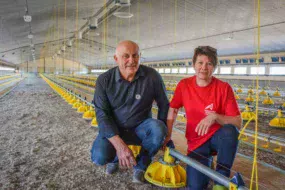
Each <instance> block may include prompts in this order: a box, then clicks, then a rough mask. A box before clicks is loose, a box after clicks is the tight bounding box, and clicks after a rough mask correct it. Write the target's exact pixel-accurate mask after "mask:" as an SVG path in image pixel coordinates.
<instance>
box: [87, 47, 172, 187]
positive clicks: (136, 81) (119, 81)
mask: <svg viewBox="0 0 285 190" xmlns="http://www.w3.org/2000/svg"><path fill="white" fill-rule="evenodd" d="M139 58H140V53H139V47H138V45H137V44H136V43H134V42H132V41H122V42H120V43H119V44H118V46H117V48H116V53H115V56H114V59H115V61H116V63H117V64H118V67H115V68H112V69H110V70H108V71H107V72H105V73H103V74H101V75H100V76H99V77H98V79H97V81H96V90H95V95H94V104H95V109H96V116H97V121H98V123H99V135H98V136H97V138H96V139H95V141H94V143H93V146H92V149H91V159H92V161H93V162H94V163H95V164H96V165H105V164H107V167H106V173H107V174H113V173H114V172H116V171H117V170H118V168H119V165H120V166H121V167H123V168H126V167H127V168H132V167H134V172H133V182H136V183H140V182H144V172H145V170H146V168H147V167H148V165H149V164H150V162H151V159H152V157H153V156H154V155H155V154H156V153H157V151H158V150H159V149H160V148H161V146H162V144H163V142H164V139H165V136H166V134H167V127H166V118H167V112H168V108H169V102H168V99H167V96H166V91H165V86H164V83H163V81H162V78H161V76H160V75H159V74H158V72H157V71H156V70H154V69H152V68H149V67H146V66H144V65H140V64H139ZM154 100H155V101H156V103H157V106H158V119H153V118H152V114H151V108H152V103H153V101H154ZM130 144H133V145H141V146H142V149H141V151H140V154H139V155H138V156H137V158H136V159H135V158H134V156H133V153H132V151H131V150H130V149H129V148H128V145H130Z"/></svg>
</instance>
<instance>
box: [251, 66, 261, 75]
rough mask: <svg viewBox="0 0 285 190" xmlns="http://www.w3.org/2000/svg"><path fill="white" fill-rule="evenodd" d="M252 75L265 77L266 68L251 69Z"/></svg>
mask: <svg viewBox="0 0 285 190" xmlns="http://www.w3.org/2000/svg"><path fill="white" fill-rule="evenodd" d="M250 74H251V75H264V74H265V67H264V66H259V67H250Z"/></svg>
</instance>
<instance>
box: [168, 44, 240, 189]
mask: <svg viewBox="0 0 285 190" xmlns="http://www.w3.org/2000/svg"><path fill="white" fill-rule="evenodd" d="M193 67H194V70H195V76H192V77H189V78H185V79H183V80H181V81H180V82H179V83H178V85H177V88H176V90H175V93H174V96H173V99H172V101H171V103H170V109H169V112H168V118H167V127H168V136H167V137H166V140H165V144H166V143H167V142H168V141H169V140H170V139H171V132H172V127H173V123H174V121H175V119H176V116H177V113H178V109H179V108H180V107H184V109H185V112H186V117H187V125H186V134H185V136H186V138H187V142H188V156H189V157H191V158H194V159H196V160H197V161H199V162H200V163H202V164H204V165H207V166H210V164H211V161H212V156H213V155H215V154H217V167H216V171H217V172H219V173H220V174H222V175H224V176H227V177H229V176H230V169H231V167H232V165H233V161H234V158H235V154H236V151H237V146H238V130H237V128H240V127H241V123H242V120H241V117H240V112H239V109H238V105H237V102H236V100H235V98H234V93H233V91H232V88H231V87H230V85H229V84H228V83H226V82H223V81H221V80H219V79H217V78H215V77H213V76H212V75H213V73H214V71H215V69H216V67H217V50H216V49H214V48H212V47H210V46H199V47H198V48H196V49H195V52H194V56H193ZM208 183H209V178H208V177H207V176H206V175H204V174H202V173H200V172H199V171H197V170H196V169H194V168H192V167H190V166H187V187H189V188H190V189H191V190H196V189H197V190H202V189H206V188H207V185H208ZM213 189H226V187H224V186H222V185H220V184H217V183H216V182H215V186H214V188H213Z"/></svg>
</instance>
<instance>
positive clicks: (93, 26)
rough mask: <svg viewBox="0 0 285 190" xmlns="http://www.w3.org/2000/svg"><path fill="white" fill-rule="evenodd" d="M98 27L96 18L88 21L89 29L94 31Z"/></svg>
mask: <svg viewBox="0 0 285 190" xmlns="http://www.w3.org/2000/svg"><path fill="white" fill-rule="evenodd" d="M97 27H98V18H96V17H93V18H91V19H90V20H89V29H90V30H94V29H96V28H97Z"/></svg>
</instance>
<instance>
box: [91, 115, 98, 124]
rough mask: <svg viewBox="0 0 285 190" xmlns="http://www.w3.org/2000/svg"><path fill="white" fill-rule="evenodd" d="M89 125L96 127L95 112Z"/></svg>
mask: <svg viewBox="0 0 285 190" xmlns="http://www.w3.org/2000/svg"><path fill="white" fill-rule="evenodd" d="M91 126H92V127H98V122H97V119H96V114H95V116H94V118H93V119H92V121H91Z"/></svg>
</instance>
